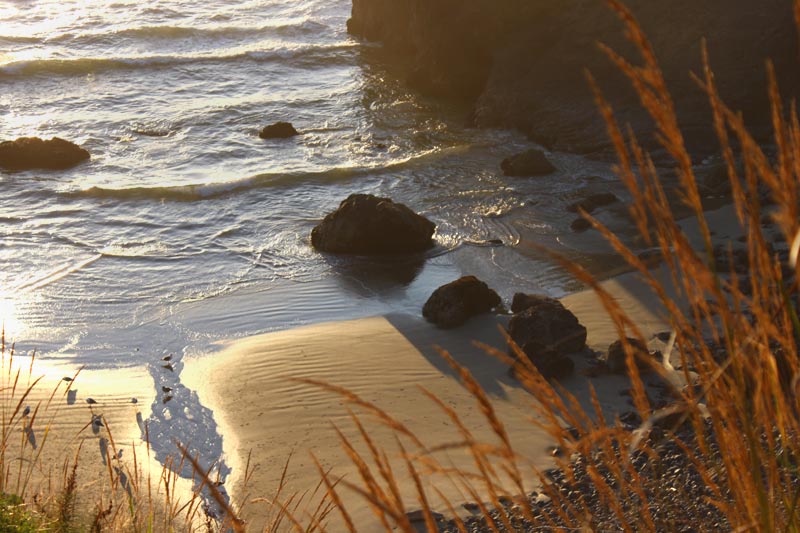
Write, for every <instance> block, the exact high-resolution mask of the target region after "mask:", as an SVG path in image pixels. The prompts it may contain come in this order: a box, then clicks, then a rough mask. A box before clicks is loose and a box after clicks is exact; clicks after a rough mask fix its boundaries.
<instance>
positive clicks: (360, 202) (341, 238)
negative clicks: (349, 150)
mask: <svg viewBox="0 0 800 533" xmlns="http://www.w3.org/2000/svg"><path fill="white" fill-rule="evenodd" d="M435 229H436V225H435V224H434V223H433V222H431V221H430V220H428V219H427V218H425V217H423V216H421V215H418V214H416V213H414V212H413V211H412V210H411V209H409V208H408V207H406V206H405V205H403V204H398V203H395V202H393V201H392V200H390V199H389V198H380V197H378V196H373V195H371V194H351V195H350V196H348V197H347V198H346V199H345V200H344V201H342V203H341V204H339V208H338V209H337V210H336V211H334V212H333V213H330V214H328V215H327V216H326V217H325V219H324V220H323V221H322V222H320V223H319V224H318V225H317V226H316V227H315V228H314V229H313V230H312V231H311V244H312V245H313V246H314V247H315V248H316V249H318V250H320V251H323V252H331V253H341V254H362V255H371V254H399V253H411V252H421V251H424V250H427V249H428V248H430V247H431V246H433V240H432V237H433V232H434V230H435Z"/></svg>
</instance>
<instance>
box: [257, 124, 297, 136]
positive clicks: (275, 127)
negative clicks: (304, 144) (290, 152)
mask: <svg viewBox="0 0 800 533" xmlns="http://www.w3.org/2000/svg"><path fill="white" fill-rule="evenodd" d="M295 135H300V133H299V132H298V131H297V130H296V129H294V126H292V125H291V124H290V123H289V122H276V123H275V124H270V125H269V126H265V127H264V129H262V130H261V133H259V134H258V136H259V137H261V138H262V139H288V138H289V137H294V136H295Z"/></svg>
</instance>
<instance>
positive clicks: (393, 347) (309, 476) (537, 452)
mask: <svg viewBox="0 0 800 533" xmlns="http://www.w3.org/2000/svg"><path fill="white" fill-rule="evenodd" d="M604 287H605V288H606V289H607V290H609V291H610V292H611V293H612V294H613V295H614V296H615V298H616V299H617V300H618V301H619V303H620V304H621V305H622V307H623V308H624V309H626V310H627V311H628V312H629V313H630V314H631V316H634V317H636V318H637V321H638V324H639V326H640V327H641V328H642V331H643V333H644V335H646V336H647V337H648V338H650V337H652V336H653V335H654V334H655V333H657V332H661V331H664V330H665V329H666V328H667V326H666V324H665V322H664V321H663V320H662V319H661V318H660V317H659V313H658V310H657V307H655V306H654V305H653V296H652V294H651V293H650V292H649V290H648V289H647V288H646V287H645V286H644V285H643V284H642V283H641V282H640V281H638V280H637V277H636V276H635V275H633V274H626V275H623V276H619V277H617V278H615V279H612V280H609V281H607V282H605V283H604ZM563 303H564V304H565V305H566V306H567V307H568V308H569V309H570V310H572V311H573V312H574V313H575V314H576V315H577V316H578V318H579V319H580V321H581V322H582V323H583V324H584V325H585V326H586V327H587V329H588V332H589V334H588V335H589V336H588V345H589V347H590V348H591V349H593V350H597V351H601V352H604V351H605V350H606V349H607V348H608V345H609V343H611V342H612V341H614V340H616V338H615V332H614V329H613V327H612V325H611V322H610V319H609V318H608V316H607V315H606V313H605V311H604V310H603V308H602V306H601V305H600V304H599V302H598V300H597V297H596V296H595V295H594V293H593V292H591V291H583V292H580V293H577V294H573V295H571V296H569V297H567V298H565V299H564V300H563ZM506 320H507V317H502V316H501V317H494V316H489V315H485V316H479V317H475V318H473V319H471V320H470V321H469V322H468V323H467V324H465V325H464V326H462V327H460V328H456V329H453V330H440V329H437V328H435V327H434V326H433V325H431V324H429V323H427V322H425V321H424V320H423V319H422V318H421V317H415V316H410V315H391V314H390V315H386V316H378V317H373V318H367V319H362V320H355V321H347V322H331V323H325V324H319V325H314V326H309V327H303V328H297V329H293V330H289V331H284V332H278V333H271V334H267V335H261V336H255V337H250V338H247V339H244V340H239V341H235V342H232V343H230V344H227V345H225V346H224V348H223V349H222V350H221V351H220V352H218V353H214V354H212V355H209V356H206V357H201V358H198V359H194V360H189V361H187V363H186V369H185V371H184V373H183V381H184V383H185V384H186V385H187V386H189V387H190V388H193V389H195V390H197V391H198V394H199V396H200V399H201V401H202V402H203V404H204V405H207V406H209V407H210V408H212V409H213V410H214V413H215V419H216V420H217V422H218V424H219V426H220V428H221V433H222V435H223V447H224V450H225V454H226V456H227V460H228V463H229V465H230V466H232V468H233V474H232V477H231V479H229V481H228V484H227V488H228V490H229V492H230V493H231V495H232V498H233V501H234V502H235V503H237V504H238V505H242V504H245V505H243V506H242V515H243V517H244V518H245V519H246V520H247V521H248V523H249V524H250V525H252V526H253V527H254V529H255V530H259V528H260V527H263V526H264V525H265V522H267V521H268V520H269V513H268V508H267V506H266V505H265V504H264V503H261V504H258V503H256V504H253V503H247V502H248V501H249V499H250V498H251V497H253V496H256V495H257V496H264V495H268V494H273V493H274V491H275V489H276V488H277V486H278V483H279V480H280V476H281V472H282V470H283V467H284V464H285V461H286V459H287V457H289V456H290V455H291V454H294V456H293V457H292V461H291V464H290V465H289V470H288V481H289V483H288V487H287V489H284V490H285V491H286V492H285V493H284V494H286V493H289V494H291V493H293V491H304V490H306V489H309V488H312V487H314V486H316V484H317V483H318V482H319V479H320V476H319V473H318V471H317V469H316V468H315V466H314V464H313V462H312V460H311V458H310V457H309V454H308V452H309V451H313V453H314V455H315V456H316V457H317V458H318V459H319V460H320V462H321V463H322V464H323V465H324V466H325V467H328V468H331V469H332V473H334V474H335V476H337V477H338V476H342V477H344V478H345V479H348V480H357V479H358V472H357V470H356V469H355V467H354V466H353V464H352V463H351V462H350V461H349V460H348V459H347V457H346V456H345V454H344V451H343V450H342V449H341V447H340V445H339V439H338V437H337V435H336V433H335V431H334V426H335V427H336V428H338V429H339V430H340V431H341V432H342V433H343V434H344V435H345V437H346V438H347V439H349V440H351V441H353V442H357V443H358V442H360V439H359V436H358V432H357V429H356V428H355V427H354V426H353V424H352V423H351V421H350V420H349V415H348V407H349V408H351V409H352V408H353V407H352V406H348V405H346V404H345V402H343V400H342V398H340V397H337V395H335V394H332V393H330V392H328V391H325V390H321V389H319V388H317V387H314V386H311V385H308V384H305V383H299V382H297V381H294V378H307V379H314V380H320V381H325V382H327V383H330V384H333V385H337V386H340V387H344V388H346V389H348V390H350V391H352V392H354V393H356V394H358V395H359V396H360V397H361V398H363V399H364V400H366V401H369V402H373V403H374V404H375V405H377V406H378V407H380V408H382V409H384V410H386V411H387V412H388V413H390V414H391V415H392V416H394V417H396V419H397V420H398V421H399V422H401V423H403V424H405V425H407V427H408V428H409V429H411V431H413V432H414V433H415V434H416V435H418V436H421V437H422V438H423V440H424V442H425V444H426V445H428V446H430V447H433V446H436V445H439V444H444V443H450V442H455V441H458V430H457V428H456V427H455V426H454V424H452V423H450V421H449V420H447V419H446V417H445V416H444V414H443V413H442V412H441V410H440V409H439V407H437V406H436V405H435V404H434V403H433V402H431V401H430V400H429V399H428V398H426V397H425V396H424V395H423V394H421V393H420V392H419V390H418V388H417V387H425V388H426V389H428V390H430V391H432V392H434V393H435V394H436V395H437V396H438V397H439V398H440V399H441V400H442V401H443V402H444V403H445V404H446V405H448V406H449V407H452V408H453V409H454V410H455V411H456V412H457V413H459V415H460V416H461V417H462V419H463V420H465V421H466V422H467V423H468V424H471V425H470V430H471V431H472V432H473V433H474V435H475V437H476V440H478V441H482V442H487V443H493V444H496V443H497V437H496V436H495V435H494V434H493V433H492V431H491V429H490V428H489V426H488V424H487V423H486V421H485V419H484V418H483V416H482V415H481V414H480V411H479V407H478V405H477V404H476V401H475V399H474V397H473V396H472V395H471V394H470V393H469V392H468V391H467V390H466V389H465V388H464V386H462V384H461V383H460V382H459V381H458V379H457V378H456V376H455V374H454V372H453V371H452V370H451V369H450V367H449V366H448V365H447V364H446V362H445V361H444V360H443V359H442V357H441V356H440V355H439V354H438V352H437V351H436V349H435V348H434V346H435V345H438V346H441V347H442V348H443V349H445V350H447V351H448V352H449V353H451V354H452V355H453V357H454V358H455V359H456V360H457V361H458V362H459V364H461V365H463V366H464V367H466V368H467V369H468V370H469V371H470V372H471V373H472V374H473V376H475V378H476V379H477V380H478V381H479V382H480V384H481V386H482V387H483V388H484V389H485V390H486V392H487V393H488V395H489V396H490V398H491V400H492V402H493V404H494V406H495V409H496V410H497V412H498V414H499V417H500V419H501V420H502V421H503V423H504V424H505V426H506V429H507V431H508V433H509V436H510V440H511V441H512V444H513V447H514V449H515V450H518V451H521V452H522V454H524V457H522V458H520V460H519V466H520V469H521V471H522V472H528V473H529V475H528V476H527V478H526V480H525V482H526V489H533V488H535V486H536V484H537V483H536V480H535V477H534V476H533V473H532V472H531V470H530V468H526V466H527V465H534V466H535V467H536V468H538V469H545V468H548V467H549V466H552V458H551V456H550V453H549V451H548V450H549V449H550V447H552V446H553V445H554V442H553V441H552V440H551V438H550V437H549V436H548V435H547V433H546V432H545V431H544V430H542V429H539V428H537V427H536V425H535V424H534V423H532V421H531V417H532V416H534V410H533V409H532V407H531V402H532V401H533V399H532V397H531V396H530V395H529V394H528V393H527V392H525V391H524V390H523V389H522V387H521V386H520V385H519V384H518V383H517V382H516V380H514V379H513V378H511V377H510V376H509V373H508V368H507V367H506V366H505V365H504V364H503V363H501V362H499V361H497V360H496V359H494V358H492V357H491V356H489V355H487V354H486V353H485V352H483V351H482V350H480V349H479V348H476V347H475V346H474V345H473V344H472V342H471V341H473V340H474V341H480V342H483V343H486V344H488V345H490V346H494V347H498V348H500V349H501V350H504V349H505V341H504V340H503V338H502V335H501V333H500V331H499V329H498V326H503V325H505V324H506ZM593 357H594V356H593V355H591V354H589V352H588V351H587V352H586V354H582V355H580V354H579V355H575V356H573V360H575V363H576V372H575V374H574V375H573V376H571V377H569V378H567V379H566V380H564V382H563V385H564V386H565V387H566V388H567V390H569V391H570V392H571V393H572V394H574V395H576V396H577V397H578V398H579V399H580V400H581V401H582V402H586V403H585V405H587V406H588V401H589V394H590V393H589V387H588V385H589V382H590V378H588V377H586V376H585V375H584V373H583V371H585V370H586V369H587V368H588V367H589V366H590V359H593ZM591 384H592V385H593V386H594V387H595V388H596V390H597V392H598V395H599V399H600V402H601V405H602V407H603V409H604V410H605V411H606V412H607V414H608V415H610V416H611V417H613V416H614V415H616V414H620V413H622V412H624V411H628V410H630V409H631V406H630V405H629V404H627V403H626V398H625V397H623V396H621V395H620V391H622V390H623V389H625V388H627V387H628V386H629V384H628V380H627V378H624V377H622V376H612V375H605V376H602V377H599V378H592V379H591ZM365 420H366V421H368V431H369V435H370V437H371V438H372V439H374V440H375V442H376V444H378V445H379V446H380V447H383V448H385V449H387V450H390V451H394V452H395V453H396V452H397V447H396V444H395V441H394V439H395V437H394V436H393V435H392V433H391V432H390V431H388V430H386V429H385V428H383V427H382V426H381V425H380V424H379V423H376V422H375V421H374V420H371V419H370V418H369V417H365ZM361 450H362V451H363V446H362V448H361ZM390 455H391V453H390ZM248 458H249V461H250V464H251V466H252V467H253V469H254V470H253V474H252V477H251V478H250V479H249V483H248V484H247V486H246V487H245V486H244V466H245V464H246V463H247V461H248ZM441 460H442V461H444V462H447V463H451V464H453V465H454V466H457V467H458V468H461V469H466V470H470V469H474V465H473V464H472V460H471V458H470V456H468V454H467V453H466V452H464V451H463V450H457V451H450V452H449V454H448V456H447V458H446V459H445V458H442V459H441ZM392 464H393V465H394V467H395V470H396V471H398V472H405V467H404V465H403V463H402V461H401V460H400V459H399V457H397V458H396V459H395V460H394V461H393V462H392ZM400 480H401V481H400V485H401V486H400V489H401V492H402V493H403V494H404V497H405V498H407V501H409V502H415V501H416V492H415V490H414V485H413V480H412V479H411V477H410V476H408V475H402V474H401V475H400ZM426 482H429V483H431V484H435V485H436V487H437V489H438V490H440V491H442V493H443V494H444V495H445V496H446V497H447V499H448V500H450V502H451V503H452V504H453V505H454V507H456V508H457V510H458V511H459V512H460V513H464V512H466V511H464V508H462V507H461V504H462V503H464V502H468V501H470V498H469V497H467V496H466V495H464V494H462V493H461V492H460V491H459V489H458V488H457V487H455V486H454V485H453V483H451V482H449V481H448V480H446V479H444V478H443V477H441V476H440V477H439V478H437V477H436V476H434V477H431V478H426ZM426 489H427V490H428V492H429V494H433V492H434V491H433V490H431V487H430V486H428V487H426ZM508 489H509V490H512V488H511V486H510V485H509V487H508ZM341 492H342V497H343V499H344V501H345V505H346V506H347V508H348V510H349V511H350V512H351V513H352V516H353V520H354V522H355V523H356V524H357V525H358V526H359V528H363V529H364V530H366V531H369V530H371V529H374V528H376V527H378V526H379V524H378V523H376V519H375V517H374V515H372V514H371V512H370V510H369V508H368V506H367V505H366V504H365V503H364V501H363V500H360V498H359V496H358V495H356V494H354V493H352V492H350V491H347V490H342V491H341ZM414 508H415V507H413V503H412V504H411V507H410V509H409V510H413V509H414ZM433 508H434V509H436V510H437V511H440V512H446V506H445V505H444V504H443V502H442V501H441V499H438V501H437V498H434V501H433ZM337 518H338V517H334V518H333V520H336V519H337ZM334 529H335V528H334ZM359 530H361V529H359Z"/></svg>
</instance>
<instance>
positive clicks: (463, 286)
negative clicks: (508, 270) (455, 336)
mask: <svg viewBox="0 0 800 533" xmlns="http://www.w3.org/2000/svg"><path fill="white" fill-rule="evenodd" d="M500 303H501V300H500V296H498V295H497V293H496V292H494V291H493V290H492V289H490V288H489V287H488V285H486V283H484V282H482V281H481V280H479V279H478V278H476V277H475V276H464V277H462V278H459V279H457V280H456V281H453V282H451V283H448V284H447V285H442V286H441V287H439V288H438V289H436V290H435V291H434V292H433V294H431V297H430V298H428V301H427V302H425V306H424V307H423V308H422V315H423V316H424V317H425V318H427V319H428V320H429V321H431V322H433V323H434V324H436V325H437V326H439V327H442V328H454V327H457V326H460V325H461V324H463V323H464V322H466V321H467V319H468V318H470V317H472V316H475V315H479V314H481V313H488V312H489V311H491V310H492V309H494V308H495V307H497V306H498V305H500Z"/></svg>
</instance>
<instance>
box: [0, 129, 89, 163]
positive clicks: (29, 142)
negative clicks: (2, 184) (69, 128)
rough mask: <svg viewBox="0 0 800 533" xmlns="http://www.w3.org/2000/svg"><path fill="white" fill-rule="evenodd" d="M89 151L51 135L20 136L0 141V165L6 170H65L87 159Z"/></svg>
mask: <svg viewBox="0 0 800 533" xmlns="http://www.w3.org/2000/svg"><path fill="white" fill-rule="evenodd" d="M89 157H90V156H89V152H87V151H86V150H84V149H83V148H81V147H80V146H78V145H77V144H75V143H71V142H69V141H65V140H64V139H60V138H58V137H53V138H52V139H50V140H49V141H45V140H43V139H40V138H39V137H20V138H19V139H17V140H16V141H5V142H2V143H0V167H2V168H4V169H6V170H31V169H46V170H65V169H68V168H72V167H74V166H75V165H77V164H79V163H82V162H83V161H86V160H87V159H89Z"/></svg>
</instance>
